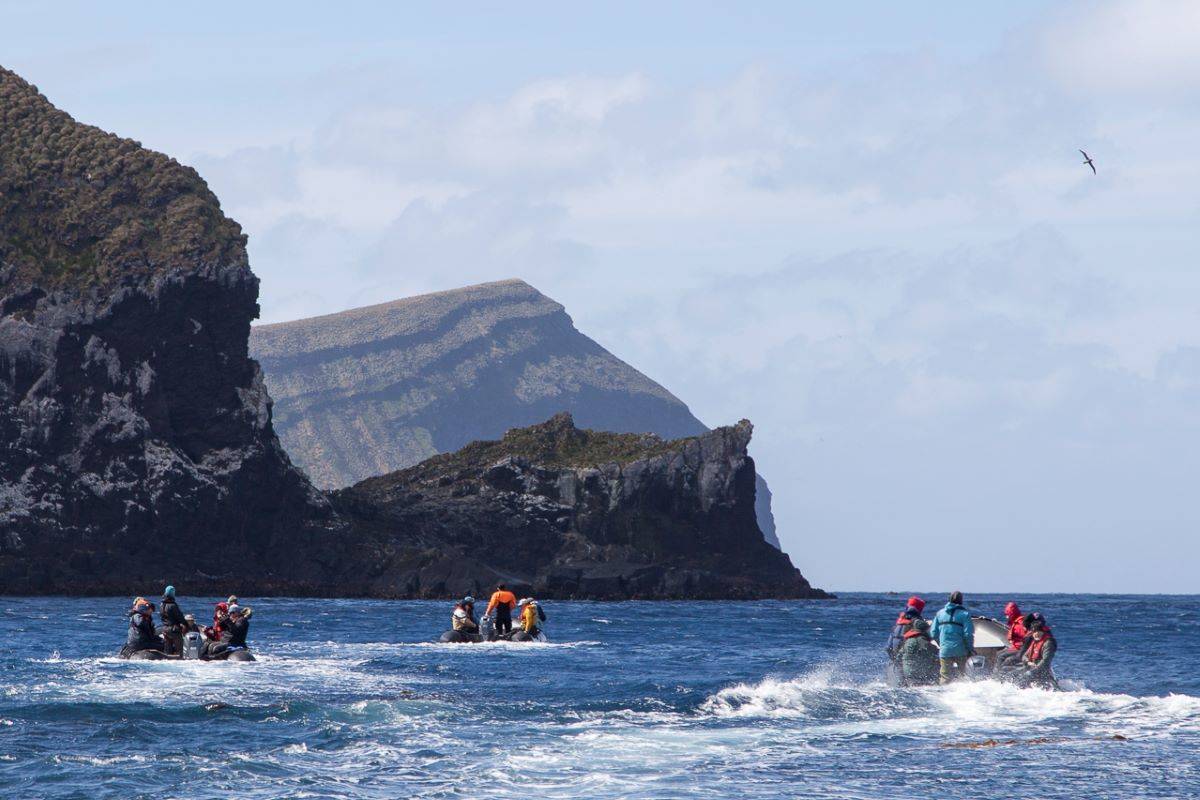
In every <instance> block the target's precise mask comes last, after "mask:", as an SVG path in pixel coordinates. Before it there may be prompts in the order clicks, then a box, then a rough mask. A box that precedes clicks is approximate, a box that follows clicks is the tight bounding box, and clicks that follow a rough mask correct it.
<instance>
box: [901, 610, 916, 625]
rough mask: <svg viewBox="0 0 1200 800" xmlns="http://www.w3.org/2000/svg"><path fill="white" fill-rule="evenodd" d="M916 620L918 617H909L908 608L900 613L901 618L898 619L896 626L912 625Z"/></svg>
mask: <svg viewBox="0 0 1200 800" xmlns="http://www.w3.org/2000/svg"><path fill="white" fill-rule="evenodd" d="M914 619H916V617H910V616H909V615H908V609H907V608H906V609H904V610H903V611H901V612H900V616H898V617H896V624H897V625H911V624H912V621H913V620H914Z"/></svg>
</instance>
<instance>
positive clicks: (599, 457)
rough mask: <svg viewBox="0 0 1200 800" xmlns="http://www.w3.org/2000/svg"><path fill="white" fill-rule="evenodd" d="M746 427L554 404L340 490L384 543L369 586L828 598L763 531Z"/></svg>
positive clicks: (417, 590) (340, 504)
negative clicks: (588, 419) (496, 437)
mask: <svg viewBox="0 0 1200 800" xmlns="http://www.w3.org/2000/svg"><path fill="white" fill-rule="evenodd" d="M751 431H752V427H751V425H750V423H749V422H747V421H744V420H743V421H742V422H740V423H738V424H737V425H736V426H733V427H727V428H717V429H716V430H713V431H711V432H707V433H704V434H701V435H699V436H695V437H691V438H686V439H680V440H676V441H669V442H668V441H664V440H663V439H661V438H659V437H657V436H653V435H633V434H611V433H597V432H595V431H586V430H579V429H577V428H576V427H575V426H574V424H573V422H572V420H571V417H570V415H568V414H560V415H558V416H556V417H554V418H553V419H551V420H550V421H548V422H546V423H543V424H541V425H536V426H533V427H530V428H524V429H517V430H512V431H509V432H508V433H507V434H506V435H505V437H504V439H502V440H501V441H499V442H476V443H474V444H471V445H469V446H467V447H465V448H463V449H462V450H460V451H458V452H457V453H452V454H448V455H443V456H435V457H434V458H431V459H428V460H427V461H424V462H422V463H421V464H419V465H417V466H415V467H412V468H410V469H406V470H402V471H400V472H396V473H393V474H391V475H385V476H382V477H379V478H372V479H370V480H366V481H363V482H362V483H359V484H357V485H355V486H353V487H351V488H349V489H345V490H342V491H338V492H334V493H333V494H332V499H333V502H334V505H335V507H336V508H337V509H338V511H339V513H341V514H342V515H343V516H344V517H346V518H348V519H352V520H354V523H355V525H356V526H358V528H359V529H360V530H362V531H363V532H364V533H365V535H368V536H370V537H372V538H374V539H376V540H377V541H378V542H379V543H380V550H381V551H382V552H385V553H386V556H385V557H383V558H381V559H380V560H379V562H378V563H377V564H376V565H375V566H374V567H373V569H372V570H371V572H370V573H369V574H367V575H364V580H365V581H366V584H367V586H369V587H371V588H370V591H373V592H374V591H378V592H382V593H385V594H386V593H390V592H394V591H400V592H401V593H403V594H404V595H406V596H416V597H443V596H446V595H448V594H449V595H461V594H465V593H475V594H484V593H486V592H487V591H488V590H489V589H490V588H491V587H492V586H493V585H494V584H495V583H496V582H497V581H504V582H507V583H509V584H510V585H513V586H515V587H521V588H522V590H526V589H527V590H529V591H532V592H534V593H536V594H538V595H542V596H551V597H588V598H596V599H621V598H762V597H826V596H827V595H825V593H824V592H821V591H820V590H818V589H813V588H812V587H811V586H810V585H809V583H808V581H806V580H805V579H804V577H803V576H802V575H801V574H800V572H799V571H798V570H796V569H795V567H793V566H792V563H791V561H790V559H788V557H787V556H786V555H784V554H783V553H781V552H779V551H778V550H777V549H775V548H773V547H771V546H770V545H769V544H767V543H766V542H765V541H764V540H763V536H762V533H761V531H760V530H759V528H758V525H757V522H756V520H755V513H754V497H755V490H754V481H755V474H754V462H753V461H752V460H751V459H750V458H749V457H748V456H747V455H746V446H747V445H748V443H749V441H750V435H751Z"/></svg>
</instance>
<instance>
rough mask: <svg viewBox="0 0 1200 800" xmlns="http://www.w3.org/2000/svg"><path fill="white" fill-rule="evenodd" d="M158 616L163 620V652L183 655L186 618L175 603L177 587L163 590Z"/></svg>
mask: <svg viewBox="0 0 1200 800" xmlns="http://www.w3.org/2000/svg"><path fill="white" fill-rule="evenodd" d="M158 616H159V618H160V619H161V620H162V638H163V652H164V653H166V654H167V655H169V656H170V655H176V656H177V655H182V653H183V633H184V618H183V611H182V610H180V608H179V604H178V603H177V602H175V587H174V586H168V587H167V588H166V589H163V596H162V605H161V606H160V607H159V610H158Z"/></svg>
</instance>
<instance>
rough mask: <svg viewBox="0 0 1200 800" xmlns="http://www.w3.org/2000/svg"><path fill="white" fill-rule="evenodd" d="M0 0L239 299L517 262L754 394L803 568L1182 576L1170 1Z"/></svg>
mask: <svg viewBox="0 0 1200 800" xmlns="http://www.w3.org/2000/svg"><path fill="white" fill-rule="evenodd" d="M0 8H2V10H3V12H4V16H5V19H6V20H7V21H8V23H9V24H7V25H6V26H5V28H4V29H3V30H0V45H2V46H3V53H4V59H3V63H4V65H5V66H7V67H9V68H11V69H14V70H16V71H17V72H18V73H20V74H21V75H22V76H23V77H25V78H27V79H28V80H30V81H31V82H33V83H35V84H36V85H37V86H38V87H39V88H40V89H41V91H42V92H43V93H44V94H46V95H47V96H48V97H49V98H50V100H51V101H52V102H54V103H55V104H56V105H58V106H59V107H60V108H63V109H66V110H68V111H69V112H70V113H72V115H74V116H75V117H76V118H78V119H80V120H82V121H84V122H88V123H91V124H94V125H98V126H100V127H102V128H105V129H107V130H112V131H115V132H117V133H120V134H121V135H123V136H128V137H131V138H134V139H137V140H139V141H141V142H143V143H145V144H146V145H147V146H149V147H153V148H154V149H157V150H161V151H163V152H166V153H169V154H170V155H172V156H174V157H176V158H178V159H179V160H180V161H183V162H184V163H188V164H192V165H194V166H195V167H196V168H197V169H198V170H199V171H200V173H201V174H202V175H203V176H204V178H205V179H206V180H207V181H208V182H209V184H210V185H211V187H212V188H213V190H214V191H215V192H216V193H217V195H218V196H219V197H220V198H221V201H222V205H223V208H224V209H225V211H226V212H227V213H228V214H229V215H230V216H232V217H233V218H234V219H236V220H238V221H239V222H240V223H241V224H242V225H243V227H244V229H245V230H246V232H247V233H248V234H249V236H250V254H251V264H252V267H253V268H254V270H255V272H256V273H257V274H258V275H259V277H260V278H261V279H262V298H261V303H262V308H263V321H265V322H277V321H284V320H289V319H295V318H299V317H305V316H313V315H318V314H325V313H331V312H335V311H340V310H343V309H346V308H352V307H357V306H363V305H369V304H372V303H379V302H385V301H388V300H393V299H396V298H400V297H404V296H408V295H412V294H418V293H422V292H428V291H434V290H440V289H451V288H455V287H458V286H462V285H466V284H471V283H478V282H481V281H488V280H499V279H504V278H509V277H519V278H522V279H524V280H526V281H528V282H529V283H531V284H533V285H534V286H535V287H537V288H538V289H539V290H541V291H542V292H543V293H545V294H547V295H548V296H550V297H552V298H554V299H555V300H558V301H559V302H562V303H563V304H564V305H565V306H566V308H567V311H568V312H569V313H570V314H571V315H572V316H573V318H574V319H575V322H576V325H577V327H578V328H579V329H580V330H581V331H582V332H583V333H585V334H587V335H588V336H591V337H592V338H594V339H596V340H597V341H598V342H600V343H601V344H602V345H604V346H605V347H606V348H608V349H609V350H610V351H612V352H613V353H614V354H615V355H617V356H618V357H620V358H622V359H623V360H625V361H627V362H629V363H630V364H632V365H633V366H635V367H637V368H638V369H640V370H642V371H643V372H645V373H646V374H647V375H649V376H650V377H652V378H653V379H655V380H656V381H658V382H660V383H662V384H663V385H664V386H666V387H667V388H668V389H670V390H671V391H672V392H673V393H675V394H676V395H677V396H679V397H680V398H681V399H683V400H684V401H685V402H686V403H688V405H689V406H690V407H691V409H692V410H693V412H694V413H695V414H696V415H697V416H698V417H700V419H702V420H703V421H704V422H705V423H706V424H709V425H720V424H728V423H732V422H735V421H736V420H737V419H739V418H741V417H747V418H749V419H751V420H752V421H753V422H754V423H755V426H756V427H755V441H754V444H753V445H752V454H753V455H754V457H755V459H756V461H757V462H758V464H759V467H760V471H761V472H762V474H763V475H764V476H765V477H766V478H767V479H768V481H769V482H770V484H771V487H772V490H773V492H774V495H775V514H776V518H777V522H778V529H779V534H780V538H781V540H782V542H783V546H784V549H785V550H787V551H788V552H789V553H790V554H791V555H792V557H793V560H794V561H795V563H796V564H797V566H799V567H800V568H801V569H802V570H803V572H804V573H805V575H806V576H807V577H808V578H809V579H810V580H811V581H812V583H813V584H814V585H816V586H821V587H824V588H828V589H830V590H833V591H837V590H839V589H840V590H843V591H853V590H860V589H862V590H865V589H870V590H892V589H895V590H901V591H902V590H906V589H911V588H912V587H914V586H924V587H929V586H940V587H944V588H945V589H947V590H948V589H950V588H954V587H959V588H962V589H963V590H964V591H966V592H967V593H968V595H969V594H970V593H971V592H985V591H1012V592H1021V591H1055V592H1059V591H1062V592H1069V591H1087V592H1114V593H1126V592H1129V593H1154V592H1172V593H1195V592H1200V582H1198V581H1197V579H1196V578H1195V576H1194V571H1193V570H1191V569H1190V568H1189V567H1190V564H1191V562H1194V561H1195V560H1196V557H1197V556H1198V555H1200V544H1198V543H1197V539H1196V536H1195V533H1196V531H1197V526H1198V523H1200V504H1198V503H1197V501H1196V499H1195V497H1196V492H1195V490H1194V488H1193V484H1194V477H1193V476H1194V475H1195V474H1196V473H1197V467H1198V466H1200V463H1198V462H1200V458H1198V455H1197V447H1196V445H1197V444H1198V443H1200V436H1198V434H1200V402H1198V401H1200V318H1198V316H1197V314H1198V309H1197V298H1198V297H1200V272H1198V271H1197V270H1196V268H1195V267H1196V253H1197V245H1198V244H1200V226H1198V225H1197V223H1198V222H1200V198H1198V197H1197V193H1196V190H1195V188H1194V187H1195V186H1196V185H1197V179H1198V178H1200V152H1197V151H1196V149H1195V147H1194V142H1195V141H1196V140H1197V138H1198V137H1197V134H1198V133H1200V104H1197V102H1196V101H1197V99H1200V46H1197V45H1198V44H1200V42H1198V41H1197V40H1198V38H1200V6H1197V5H1195V4H1190V3H1185V2H1181V1H1179V0H1171V1H1168V0H1153V1H1150V0H1147V1H1144V2H1136V1H1135V0H1120V1H1117V2H1102V3H1089V4H1082V3H1069V4H1051V3H1048V2H1018V3H1011V4H1006V5H1005V7H1004V8H998V7H995V8H994V7H965V6H950V7H946V8H939V9H938V10H937V13H936V14H935V13H932V12H930V13H927V14H914V13H912V11H911V9H901V8H897V7H895V6H894V5H890V4H885V3H877V4H874V6H873V10H871V11H869V12H868V11H864V10H863V9H861V8H859V9H848V8H847V9H843V8H837V9H834V8H813V9H809V8H798V7H794V6H793V5H792V4H785V3H777V4H766V5H761V6H759V7H758V10H757V11H751V12H744V11H743V12H738V13H735V12H733V11H729V10H726V9H723V8H722V7H720V6H717V5H709V4H696V3H689V4H664V5H660V6H655V7H652V8H644V7H642V6H640V5H634V4H619V3H618V4H612V5H610V6H608V7H607V8H606V9H605V10H598V9H582V8H579V9H571V10H569V11H565V10H564V9H562V8H561V7H557V6H554V5H550V4H533V5H526V6H522V7H521V8H519V9H518V8H514V7H512V6H511V5H508V4H505V5H501V4H483V5H480V6H478V7H473V8H472V10H471V12H470V13H465V12H464V13H463V15H462V16H461V18H460V19H459V20H457V23H456V24H455V25H453V26H447V25H445V22H444V19H442V18H440V17H439V16H438V15H437V14H435V13H434V12H433V11H432V10H421V9H412V8H404V9H401V8H391V7H385V8H378V9H376V10H375V11H374V12H373V13H365V12H363V11H362V10H361V8H360V9H359V10H358V11H357V13H355V14H347V13H339V12H337V11H335V10H333V9H332V8H329V7H326V6H323V5H317V4H305V3H299V4H287V5H283V4H259V5H256V6H254V7H248V8H241V7H235V6H232V5H230V6H221V4H219V3H218V4H215V5H212V9H221V8H225V9H227V11H226V13H213V14H207V15H205V16H204V17H199V16H194V15H193V12H191V11H190V10H188V9H184V8H161V9H156V10H155V13H154V14H144V15H141V16H140V18H138V19H136V20H132V21H131V20H119V21H118V20H116V19H114V18H111V17H110V16H109V15H107V14H106V13H105V12H104V11H103V10H102V9H99V8H94V7H91V6H89V5H87V4H78V5H76V6H75V7H74V9H73V10H72V11H67V12H63V13H61V14H58V15H56V16H55V18H54V19H52V20H47V19H46V18H45V17H46V15H45V14H42V13H38V12H37V10H36V9H35V8H33V7H26V6H23V5H20V4H16V3H2V4H0ZM235 9H236V11H235ZM606 31H610V32H612V35H611V36H605V35H604V34H605V32H606ZM597 41H603V42H606V44H604V45H601V46H598V45H596V44H595V42H597ZM1078 148H1083V149H1085V150H1087V151H1088V153H1089V154H1090V155H1091V156H1092V157H1093V158H1094V159H1095V163H1096V167H1097V170H1098V174H1097V175H1093V174H1092V172H1091V170H1090V169H1088V168H1087V167H1086V166H1084V165H1083V163H1082V156H1080V155H1079V153H1078V152H1077V149H1078Z"/></svg>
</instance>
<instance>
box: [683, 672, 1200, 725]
mask: <svg viewBox="0 0 1200 800" xmlns="http://www.w3.org/2000/svg"><path fill="white" fill-rule="evenodd" d="M1067 685H1068V686H1071V687H1072V688H1071V689H1070V690H1068V691H1060V692H1052V691H1046V690H1042V689H1017V688H1015V687H1013V686H1011V685H1009V684H1004V683H999V682H997V681H973V682H966V681H964V682H961V683H956V684H952V685H949V686H931V687H922V688H915V689H896V688H892V687H889V686H887V685H886V684H885V683H884V682H883V681H876V682H866V683H855V682H853V681H850V680H845V679H841V678H839V677H837V673H836V672H835V670H834V669H833V668H822V669H817V670H814V671H812V672H809V673H807V674H805V675H802V676H799V677H796V678H791V679H782V678H766V679H764V680H762V681H758V682H756V683H739V684H736V685H734V686H730V687H727V688H725V689H722V690H721V691H719V692H717V693H715V694H713V695H711V696H710V697H708V698H707V699H706V700H705V701H704V702H703V703H702V704H701V705H700V708H699V713H700V714H701V715H705V716H709V717H712V718H715V719H725V720H737V719H747V720H749V719H764V718H770V719H776V720H789V719H790V720H796V721H804V722H808V723H813V724H817V725H821V724H824V725H825V726H826V727H825V731H826V732H830V730H831V729H832V728H842V729H844V730H845V731H847V732H849V731H851V730H853V731H855V732H858V733H873V734H883V735H897V734H900V735H913V736H935V737H944V736H948V735H953V736H956V737H959V736H961V735H963V734H964V733H978V734H987V735H996V734H999V733H1006V732H1019V733H1021V734H1022V735H1032V733H1031V732H1041V733H1046V732H1054V731H1060V730H1061V729H1062V728H1063V727H1064V726H1071V727H1074V728H1076V729H1078V731H1079V732H1080V734H1081V735H1082V734H1086V735H1113V734H1119V735H1121V736H1125V737H1127V738H1135V737H1137V738H1146V737H1160V736H1169V735H1172V734H1174V733H1180V732H1192V733H1196V732H1200V697H1193V696H1191V695H1182V694H1171V695H1166V696H1160V697H1159V696H1150V697H1136V696H1133V695H1127V694H1105V693H1100V692H1093V691H1090V690H1088V689H1086V688H1082V687H1078V686H1075V685H1072V684H1067Z"/></svg>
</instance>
